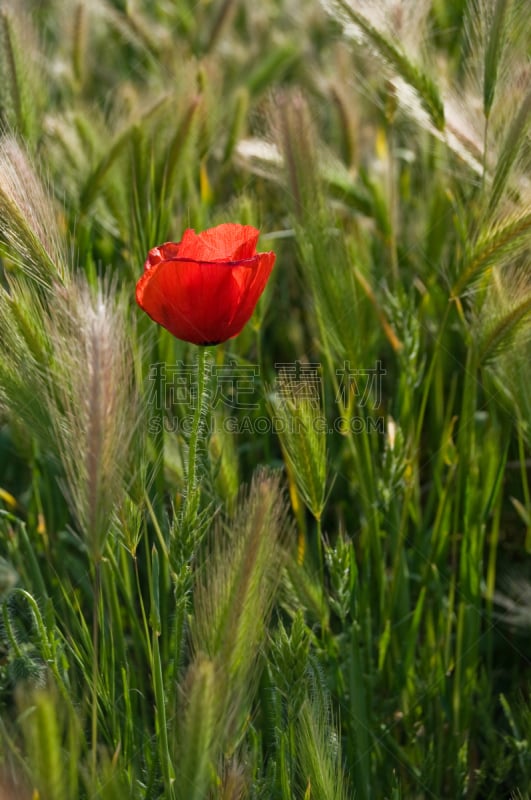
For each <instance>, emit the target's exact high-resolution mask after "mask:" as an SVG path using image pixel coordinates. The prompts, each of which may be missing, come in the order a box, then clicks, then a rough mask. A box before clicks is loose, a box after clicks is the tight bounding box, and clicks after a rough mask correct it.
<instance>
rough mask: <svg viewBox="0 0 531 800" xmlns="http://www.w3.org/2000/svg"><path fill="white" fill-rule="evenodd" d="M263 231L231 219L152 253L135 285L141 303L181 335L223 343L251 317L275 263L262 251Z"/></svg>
mask: <svg viewBox="0 0 531 800" xmlns="http://www.w3.org/2000/svg"><path fill="white" fill-rule="evenodd" d="M258 236H259V232H258V231H257V230H256V228H253V227H251V226H250V225H235V224H233V223H226V224H224V225H218V226H217V227H216V228H210V229H209V230H207V231H204V232H203V233H199V234H197V233H196V232H195V231H193V230H190V229H189V230H186V231H185V232H184V234H183V238H182V239H181V241H180V242H178V243H175V242H167V243H166V244H161V245H159V247H154V248H153V250H150V251H149V253H148V257H147V261H146V263H145V265H144V274H143V275H142V277H141V278H140V280H139V281H138V283H137V285H136V301H137V303H138V305H139V306H140V308H142V309H143V310H144V311H145V312H146V314H149V316H150V317H151V319H153V320H155V322H158V323H159V324H160V325H162V326H163V327H164V328H167V330H169V331H170V333H173V335H174V336H176V337H177V338H178V339H183V340H184V341H185V342H192V343H193V344H202V345H207V344H219V343H220V342H224V341H225V340H226V339H232V337H233V336H237V335H238V334H239V333H240V331H241V330H242V328H243V326H244V325H245V324H246V322H248V321H249V319H250V317H251V315H252V313H253V311H254V308H255V306H256V303H257V302H258V298H259V297H260V295H261V294H262V292H263V291H264V288H265V285H266V283H267V279H268V278H269V275H270V273H271V270H272V269H273V264H274V263H275V253H257V252H256V244H257V242H258Z"/></svg>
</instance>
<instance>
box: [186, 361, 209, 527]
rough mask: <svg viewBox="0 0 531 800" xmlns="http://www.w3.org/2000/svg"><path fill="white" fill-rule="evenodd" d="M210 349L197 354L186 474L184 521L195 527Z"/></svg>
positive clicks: (199, 493)
mask: <svg viewBox="0 0 531 800" xmlns="http://www.w3.org/2000/svg"><path fill="white" fill-rule="evenodd" d="M210 353H211V348H210V347H200V348H199V350H198V354H197V402H196V406H195V410H194V421H193V424H192V432H191V435H190V443H189V445H188V468H187V474H186V497H185V500H184V507H183V521H184V522H185V523H188V525H190V523H191V524H192V525H193V522H194V520H195V518H196V517H197V513H198V511H199V500H200V497H201V487H200V481H199V448H200V445H201V444H202V440H203V438H204V437H203V434H204V430H205V417H206V413H207V401H208V391H207V384H208V381H207V373H208V368H209V364H210Z"/></svg>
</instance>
